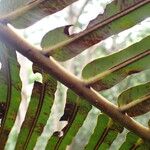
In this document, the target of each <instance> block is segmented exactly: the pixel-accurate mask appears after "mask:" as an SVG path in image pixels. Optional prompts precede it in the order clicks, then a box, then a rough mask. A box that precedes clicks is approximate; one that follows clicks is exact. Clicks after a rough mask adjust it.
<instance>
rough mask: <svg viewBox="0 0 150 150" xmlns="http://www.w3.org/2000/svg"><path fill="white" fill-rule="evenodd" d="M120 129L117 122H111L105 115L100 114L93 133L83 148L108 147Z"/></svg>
mask: <svg viewBox="0 0 150 150" xmlns="http://www.w3.org/2000/svg"><path fill="white" fill-rule="evenodd" d="M122 131H123V127H121V126H120V125H119V124H118V123H115V122H113V121H112V119H111V118H109V117H108V116H107V115H105V114H100V115H99V117H98V121H97V125H96V128H95V130H94V133H93V134H92V136H91V138H90V140H89V142H88V144H87V145H86V147H85V150H92V149H94V150H98V149H99V150H106V149H109V148H110V145H111V144H112V143H113V141H114V140H115V139H116V137H117V135H118V133H121V132H122Z"/></svg>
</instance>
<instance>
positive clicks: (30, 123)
mask: <svg viewBox="0 0 150 150" xmlns="http://www.w3.org/2000/svg"><path fill="white" fill-rule="evenodd" d="M38 70H39V69H38V68H36V72H37V71H38ZM38 72H39V71H38ZM40 73H42V76H43V83H39V82H35V83H34V88H33V91H32V96H31V100H30V103H29V107H28V111H27V114H26V117H25V120H24V122H23V125H22V127H21V131H20V134H19V137H18V141H17V144H16V149H18V150H20V149H33V148H34V146H35V144H36V141H37V138H38V137H39V136H40V135H41V133H42V132H43V129H44V126H45V125H46V123H47V120H48V118H49V115H50V112H51V107H52V105H53V101H54V94H55V91H56V87H57V81H56V80H55V79H53V78H52V77H51V76H50V75H48V74H46V73H44V72H43V71H40Z"/></svg>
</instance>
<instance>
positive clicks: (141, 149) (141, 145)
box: [119, 132, 150, 150]
mask: <svg viewBox="0 0 150 150" xmlns="http://www.w3.org/2000/svg"><path fill="white" fill-rule="evenodd" d="M149 149H150V143H149V142H148V141H143V140H142V139H141V138H139V137H138V136H137V135H135V134H134V133H132V132H129V133H128V134H127V136H126V140H125V142H124V143H123V144H122V145H121V147H120V148H119V150H149Z"/></svg>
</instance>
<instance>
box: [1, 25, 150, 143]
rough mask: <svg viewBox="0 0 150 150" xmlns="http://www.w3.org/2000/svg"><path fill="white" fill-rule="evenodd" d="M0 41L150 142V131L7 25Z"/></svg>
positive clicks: (3, 26) (2, 26) (2, 27)
mask: <svg viewBox="0 0 150 150" xmlns="http://www.w3.org/2000/svg"><path fill="white" fill-rule="evenodd" d="M0 39H1V40H2V41H3V42H5V43H6V44H9V45H10V46H12V47H13V49H12V50H14V48H15V49H16V50H17V51H19V52H20V53H21V54H23V55H24V56H25V57H27V58H28V59H30V60H31V61H32V62H33V63H36V64H37V65H38V66H39V67H42V68H43V69H44V70H45V71H47V72H48V73H49V74H51V75H52V76H53V77H54V78H56V79H57V80H58V81H60V82H62V83H63V84H64V85H66V86H67V87H68V88H70V89H72V90H73V91H74V92H76V93H77V94H78V95H80V96H82V97H84V98H85V99H86V100H88V101H89V102H90V103H91V104H92V105H94V106H95V107H97V108H98V109H100V110H101V111H103V112H104V113H106V114H107V115H108V116H110V117H111V118H112V119H113V120H115V121H117V122H119V123H120V124H122V125H123V126H124V127H126V128H127V129H129V130H131V131H133V132H134V133H136V134H137V135H139V136H140V137H142V138H143V139H146V140H148V141H150V130H149V128H146V127H144V126H142V125H140V124H139V123H137V122H136V121H135V120H133V119H132V118H130V117H129V116H127V115H125V114H123V113H121V112H120V111H119V109H118V107H116V106H115V105H114V104H112V103H110V102H109V101H107V100H106V99H105V98H104V97H102V96H101V95H100V94H99V93H97V92H96V91H95V90H93V89H92V88H87V87H86V86H85V85H84V84H83V82H82V81H81V80H80V79H78V78H77V77H76V76H74V75H73V74H70V73H68V71H67V70H65V69H64V68H63V67H62V66H60V65H59V64H58V63H57V62H56V61H55V60H54V59H53V58H52V57H50V58H48V57H45V56H43V55H42V54H41V52H40V51H38V49H37V48H35V47H33V46H31V45H30V44H28V43H27V42H26V41H25V40H24V39H22V38H21V37H20V36H19V35H17V34H16V33H15V32H14V31H12V30H11V29H10V28H9V27H8V26H7V25H4V24H0Z"/></svg>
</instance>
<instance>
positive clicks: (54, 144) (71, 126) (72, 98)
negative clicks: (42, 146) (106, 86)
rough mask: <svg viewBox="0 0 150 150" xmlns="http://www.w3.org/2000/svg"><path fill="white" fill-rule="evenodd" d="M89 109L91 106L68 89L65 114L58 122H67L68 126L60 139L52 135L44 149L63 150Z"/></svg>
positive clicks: (81, 123)
mask: <svg viewBox="0 0 150 150" xmlns="http://www.w3.org/2000/svg"><path fill="white" fill-rule="evenodd" d="M91 108H92V106H91V105H90V104H89V103H88V102H87V101H85V100H83V99H82V98H80V97H79V96H77V95H76V94H75V93H74V92H73V91H71V90H70V89H69V90H68V92H67V101H66V106H65V112H64V115H63V116H62V117H61V120H60V121H68V124H67V126H66V127H65V128H64V129H63V130H62V131H63V136H62V137H59V134H56V133H54V135H53V136H52V137H51V138H50V140H49V142H48V145H47V147H46V149H47V150H49V149H51V150H53V149H61V150H65V149H66V146H67V145H69V144H70V143H71V141H72V139H73V138H74V136H75V135H76V133H77V132H78V130H79V129H80V127H81V126H82V125H83V122H84V120H85V118H86V116H87V115H88V112H89V111H90V110H91Z"/></svg>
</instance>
